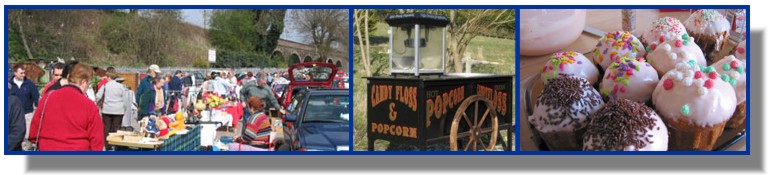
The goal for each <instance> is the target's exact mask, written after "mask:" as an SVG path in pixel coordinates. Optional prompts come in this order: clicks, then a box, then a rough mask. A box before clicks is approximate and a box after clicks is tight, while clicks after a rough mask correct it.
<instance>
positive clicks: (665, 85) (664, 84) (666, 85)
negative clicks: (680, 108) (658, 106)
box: [662, 79, 673, 90]
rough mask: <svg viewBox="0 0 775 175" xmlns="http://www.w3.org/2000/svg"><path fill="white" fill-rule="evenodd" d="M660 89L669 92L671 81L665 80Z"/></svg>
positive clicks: (671, 86) (671, 85)
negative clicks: (662, 88)
mask: <svg viewBox="0 0 775 175" xmlns="http://www.w3.org/2000/svg"><path fill="white" fill-rule="evenodd" d="M662 87H664V88H665V90H670V89H672V88H673V79H666V80H665V82H664V83H663V84H662Z"/></svg>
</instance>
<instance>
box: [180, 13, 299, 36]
mask: <svg viewBox="0 0 775 175" xmlns="http://www.w3.org/2000/svg"><path fill="white" fill-rule="evenodd" d="M181 11H182V13H183V21H185V22H187V23H191V24H194V25H196V26H199V27H205V26H204V21H205V18H204V16H203V15H202V14H203V13H204V11H208V13H209V12H210V11H212V10H205V9H186V10H181ZM292 11H294V10H293V9H290V10H288V11H286V13H285V28H283V33H282V34H281V35H280V39H284V40H289V41H294V42H299V43H307V44H309V43H311V40H309V39H308V37H306V36H305V34H303V33H301V32H300V31H299V30H298V29H296V27H295V25H294V23H293V21H292V20H291V14H292Z"/></svg>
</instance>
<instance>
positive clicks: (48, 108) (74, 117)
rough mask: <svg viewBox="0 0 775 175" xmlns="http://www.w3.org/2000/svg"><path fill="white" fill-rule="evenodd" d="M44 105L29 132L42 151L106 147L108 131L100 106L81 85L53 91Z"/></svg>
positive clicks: (67, 86)
mask: <svg viewBox="0 0 775 175" xmlns="http://www.w3.org/2000/svg"><path fill="white" fill-rule="evenodd" d="M41 108H42V111H43V113H42V115H38V116H33V119H32V123H31V124H30V132H29V133H30V134H29V138H30V141H32V142H38V148H39V149H40V150H41V151H102V149H103V148H104V144H105V143H104V142H105V135H104V133H103V132H104V130H103V129H104V126H103V124H102V119H101V118H100V112H99V109H98V108H97V105H94V102H92V101H91V100H89V99H88V98H87V97H86V96H85V95H84V93H83V92H81V89H79V88H78V87H77V86H73V85H65V86H63V87H62V88H61V89H59V90H56V91H52V92H51V93H50V94H48V99H47V100H46V101H44V104H43V105H41ZM39 129H40V133H38V130H39ZM38 134H39V135H40V138H38Z"/></svg>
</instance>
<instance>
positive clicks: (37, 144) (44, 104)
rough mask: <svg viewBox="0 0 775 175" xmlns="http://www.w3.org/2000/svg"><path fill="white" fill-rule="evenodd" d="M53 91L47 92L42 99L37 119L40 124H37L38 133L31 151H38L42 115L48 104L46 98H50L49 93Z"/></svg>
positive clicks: (44, 113)
mask: <svg viewBox="0 0 775 175" xmlns="http://www.w3.org/2000/svg"><path fill="white" fill-rule="evenodd" d="M53 92H54V91H51V92H49V93H48V95H47V96H46V100H43V108H41V111H40V121H39V122H40V124H38V134H37V136H35V143H32V150H31V151H40V146H39V143H40V131H41V128H43V117H44V116H46V106H47V104H48V99H49V98H51V94H52V93H53Z"/></svg>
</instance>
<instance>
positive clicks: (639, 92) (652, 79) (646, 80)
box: [600, 61, 659, 103]
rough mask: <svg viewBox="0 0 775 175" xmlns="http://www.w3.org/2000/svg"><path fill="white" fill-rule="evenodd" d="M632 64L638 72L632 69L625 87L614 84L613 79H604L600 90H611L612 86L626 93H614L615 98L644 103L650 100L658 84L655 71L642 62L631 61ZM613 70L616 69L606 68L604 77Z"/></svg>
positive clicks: (620, 84) (621, 84)
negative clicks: (636, 67) (622, 89)
mask: <svg viewBox="0 0 775 175" xmlns="http://www.w3.org/2000/svg"><path fill="white" fill-rule="evenodd" d="M632 63H633V64H635V65H636V66H638V67H639V68H640V71H637V70H635V69H634V68H633V72H632V75H631V76H630V79H629V84H628V85H626V86H625V85H624V84H623V83H616V81H615V80H614V79H610V78H604V79H603V82H602V84H600V89H613V88H614V86H619V87H621V86H624V87H625V89H626V91H625V92H623V93H622V92H616V93H617V94H616V97H617V98H625V99H630V100H633V101H637V102H643V103H645V102H647V101H648V100H649V99H651V94H652V92H654V88H655V87H656V86H657V83H659V77H658V76H657V71H656V70H654V68H653V67H651V66H647V64H648V63H646V62H643V61H633V62H632ZM615 69H616V67H613V66H611V67H608V69H606V71H605V74H604V75H609V74H612V73H613V71H614V70H615ZM601 91H602V90H601ZM608 96H611V95H608Z"/></svg>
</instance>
